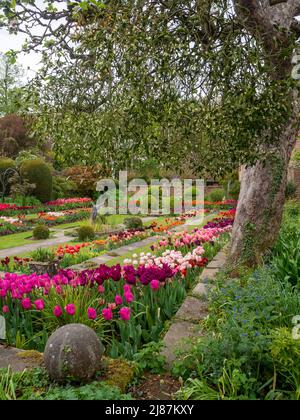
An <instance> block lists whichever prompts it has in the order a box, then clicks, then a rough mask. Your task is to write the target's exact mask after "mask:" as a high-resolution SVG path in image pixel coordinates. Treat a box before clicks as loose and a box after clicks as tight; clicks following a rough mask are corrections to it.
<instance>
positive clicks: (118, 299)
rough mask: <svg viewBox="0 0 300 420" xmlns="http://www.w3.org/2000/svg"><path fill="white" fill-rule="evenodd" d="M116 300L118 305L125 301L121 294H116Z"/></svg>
mask: <svg viewBox="0 0 300 420" xmlns="http://www.w3.org/2000/svg"><path fill="white" fill-rule="evenodd" d="M115 302H116V305H118V306H119V305H122V303H123V299H122V296H120V295H116V297H115Z"/></svg>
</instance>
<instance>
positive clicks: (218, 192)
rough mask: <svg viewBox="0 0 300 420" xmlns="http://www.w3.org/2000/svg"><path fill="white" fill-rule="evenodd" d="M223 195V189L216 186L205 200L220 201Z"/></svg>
mask: <svg viewBox="0 0 300 420" xmlns="http://www.w3.org/2000/svg"><path fill="white" fill-rule="evenodd" d="M224 196H225V191H224V190H222V189H220V188H216V189H215V190H213V191H212V192H211V193H210V194H208V195H207V197H206V200H208V201H212V202H216V201H222V200H223V199H224Z"/></svg>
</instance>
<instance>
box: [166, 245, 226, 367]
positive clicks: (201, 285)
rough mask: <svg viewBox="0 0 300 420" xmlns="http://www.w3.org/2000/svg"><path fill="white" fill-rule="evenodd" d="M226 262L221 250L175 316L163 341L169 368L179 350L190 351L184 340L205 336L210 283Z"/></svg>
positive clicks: (224, 254)
mask: <svg viewBox="0 0 300 420" xmlns="http://www.w3.org/2000/svg"><path fill="white" fill-rule="evenodd" d="M225 261H226V253H225V251H224V250H221V251H220V252H219V253H218V254H217V255H216V256H215V257H214V258H213V260H212V261H211V262H210V263H209V264H208V265H207V266H206V268H205V269H204V270H203V272H202V273H201V275H200V277H199V282H198V283H197V284H196V286H195V287H194V289H193V290H192V291H191V292H190V293H189V295H188V296H187V297H186V298H185V300H184V302H183V304H182V305H181V307H180V308H179V310H178V311H177V313H176V315H175V316H174V318H173V321H172V324H171V325H170V328H169V330H168V332H167V333H166V335H165V337H164V339H163V343H164V345H165V347H164V348H163V350H162V355H163V356H165V358H166V362H167V366H168V367H169V368H170V367H171V366H172V364H173V362H174V360H175V358H176V356H175V351H176V350H177V349H178V348H182V349H186V350H187V351H188V345H187V343H185V342H184V340H186V339H188V338H193V337H201V336H203V331H202V328H201V322H202V321H203V320H204V319H205V318H206V317H207V315H208V305H207V293H208V289H209V288H210V287H211V285H210V284H209V282H210V281H211V280H213V279H214V277H215V275H216V274H217V272H218V271H219V270H220V269H221V268H222V267H223V266H224V264H225Z"/></svg>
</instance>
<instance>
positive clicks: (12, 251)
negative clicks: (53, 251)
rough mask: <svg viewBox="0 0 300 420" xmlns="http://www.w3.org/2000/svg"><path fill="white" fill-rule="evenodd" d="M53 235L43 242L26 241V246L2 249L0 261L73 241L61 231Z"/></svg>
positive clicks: (56, 231)
mask: <svg viewBox="0 0 300 420" xmlns="http://www.w3.org/2000/svg"><path fill="white" fill-rule="evenodd" d="M28 235H30V233H28ZM54 235H55V236H54V237H53V238H50V239H46V240H45V241H38V242H32V243H30V241H31V240H30V239H28V245H27V244H26V245H22V246H15V247H14V248H8V249H3V250H1V251H0V259H2V258H5V257H12V256H15V255H21V254H26V253H29V252H31V251H34V250H35V249H38V248H48V247H49V246H55V245H60V244H63V243H65V242H70V241H72V240H73V239H74V238H73V237H72V236H65V234H64V232H63V231H61V230H55V231H54ZM3 240H5V236H4V237H3Z"/></svg>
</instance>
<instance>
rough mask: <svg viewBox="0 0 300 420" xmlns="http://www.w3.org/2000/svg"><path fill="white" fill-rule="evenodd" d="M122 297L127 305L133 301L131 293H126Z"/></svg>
mask: <svg viewBox="0 0 300 420" xmlns="http://www.w3.org/2000/svg"><path fill="white" fill-rule="evenodd" d="M124 297H125V300H126V302H127V303H130V302H132V301H133V300H134V296H133V294H132V293H131V292H126V293H125V294H124Z"/></svg>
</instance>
